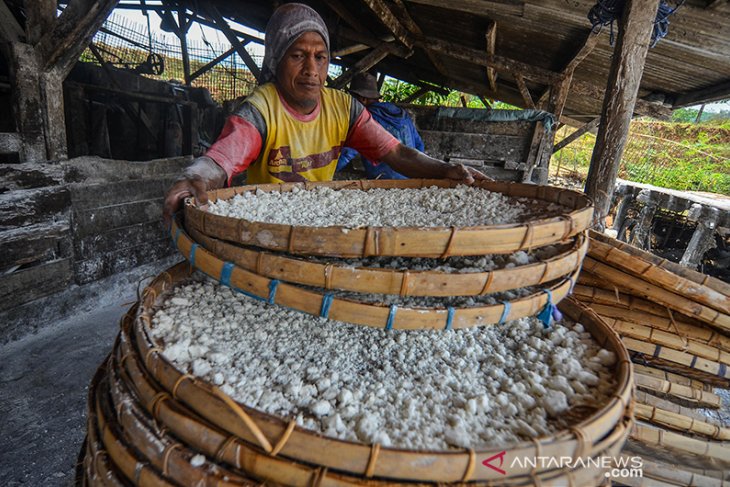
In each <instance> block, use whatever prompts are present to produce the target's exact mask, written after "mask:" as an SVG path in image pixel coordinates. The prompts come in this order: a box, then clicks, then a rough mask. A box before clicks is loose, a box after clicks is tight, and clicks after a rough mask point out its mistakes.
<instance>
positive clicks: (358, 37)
mask: <svg viewBox="0 0 730 487" xmlns="http://www.w3.org/2000/svg"><path fill="white" fill-rule="evenodd" d="M339 34H340V35H341V36H342V37H344V38H346V39H349V40H351V41H354V42H359V43H361V44H366V45H368V46H370V47H372V48H376V47H378V46H380V45H381V44H383V43H384V42H385V43H387V44H388V53H389V54H391V55H393V56H396V57H400V58H407V57H410V56H411V55H412V54H413V50H412V49H409V48H407V47H404V46H401V45H397V44H396V43H394V42H393V41H394V40H395V37H393V36H385V37H383V38H380V39H378V38H376V37H373V36H371V35H368V34H362V33H360V32H357V31H354V30H352V29H348V28H346V27H345V28H341V29H339Z"/></svg>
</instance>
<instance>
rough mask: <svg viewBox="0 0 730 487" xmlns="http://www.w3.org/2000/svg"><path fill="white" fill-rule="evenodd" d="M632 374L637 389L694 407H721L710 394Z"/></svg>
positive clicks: (716, 396)
mask: <svg viewBox="0 0 730 487" xmlns="http://www.w3.org/2000/svg"><path fill="white" fill-rule="evenodd" d="M634 372H635V375H634V377H635V380H636V387H637V388H639V389H643V390H647V391H651V392H652V393H656V394H664V395H667V396H671V397H672V398H673V399H675V400H681V401H684V402H686V403H691V404H692V405H694V406H695V407H705V408H719V407H721V406H722V399H721V398H720V396H718V395H716V394H713V393H712V392H708V391H703V390H702V389H694V388H692V387H689V386H684V385H680V384H676V383H673V382H670V381H668V380H663V379H660V378H658V377H654V376H651V375H644V374H642V373H641V372H639V371H638V370H634Z"/></svg>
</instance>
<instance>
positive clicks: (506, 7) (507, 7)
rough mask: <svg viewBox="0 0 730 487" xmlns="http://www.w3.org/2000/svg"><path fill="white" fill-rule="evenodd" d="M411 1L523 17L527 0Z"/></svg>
mask: <svg viewBox="0 0 730 487" xmlns="http://www.w3.org/2000/svg"><path fill="white" fill-rule="evenodd" d="M410 1H411V3H420V4H422V5H430V6H432V7H441V8H444V7H446V8H449V9H451V10H457V11H459V12H466V13H468V14H472V15H474V14H478V15H484V16H487V15H489V14H490V13H492V12H497V13H500V14H502V15H513V16H517V17H522V16H523V15H524V13H525V2H509V3H507V2H504V1H501V2H500V1H490V0H450V1H449V2H444V1H443V0H410Z"/></svg>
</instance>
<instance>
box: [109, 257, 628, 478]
mask: <svg viewBox="0 0 730 487" xmlns="http://www.w3.org/2000/svg"><path fill="white" fill-rule="evenodd" d="M188 275H189V274H188V266H186V265H184V264H180V265H177V266H175V267H173V268H171V269H169V270H168V271H167V272H165V273H163V274H161V275H160V276H159V277H158V278H156V279H155V280H154V281H153V282H152V283H151V284H150V286H149V287H148V288H147V289H146V290H145V291H144V292H143V295H142V301H141V311H140V314H139V316H138V318H137V319H136V320H135V321H134V323H133V324H130V326H131V328H132V329H131V331H130V337H129V341H127V342H125V341H124V340H123V341H122V347H123V348H124V347H127V349H126V351H124V353H123V355H122V356H121V357H120V358H119V362H120V365H122V366H123V367H124V370H125V373H127V374H129V376H130V377H131V378H132V379H133V381H134V387H135V389H136V391H137V393H138V394H139V395H142V394H143V392H144V381H146V382H148V383H150V384H159V391H160V392H155V391H154V390H151V389H150V390H147V391H146V392H144V394H145V399H146V400H143V401H141V402H142V404H143V405H144V406H145V409H147V411H148V413H151V416H152V417H153V418H155V421H162V422H164V423H165V424H167V425H168V427H170V425H169V424H168V423H170V421H171V417H170V416H164V417H163V412H164V414H167V413H168V412H170V411H173V410H174V409H175V408H177V404H178V403H179V404H180V405H182V406H183V407H184V408H187V409H189V410H190V411H192V413H191V415H192V416H194V417H200V418H201V419H202V420H204V421H205V422H207V423H209V424H210V425H211V427H212V428H214V429H217V430H219V431H221V432H222V433H223V434H222V435H221V436H220V437H219V438H218V439H217V443H216V444H215V445H214V446H213V448H217V449H218V450H217V451H221V452H222V453H221V455H222V456H223V455H227V454H229V453H230V452H234V451H236V448H233V447H230V446H229V447H227V448H222V447H223V444H222V443H221V442H222V441H223V440H228V439H230V438H233V439H231V440H230V442H231V444H234V443H236V444H238V443H241V444H245V445H248V446H249V447H250V448H251V449H253V450H252V451H255V452H258V456H257V457H255V460H253V463H254V464H260V463H259V462H261V461H262V460H263V459H264V458H269V459H270V458H275V457H276V458H278V457H281V458H283V459H286V460H287V461H290V462H294V463H295V464H297V465H309V466H310V467H311V466H316V467H321V468H323V469H324V468H326V469H328V471H329V470H335V471H337V472H338V473H339V474H342V475H347V476H353V477H356V478H361V479H363V480H367V479H377V480H382V481H389V482H390V481H396V482H461V481H478V482H492V483H494V482H495V481H498V482H499V483H500V484H502V483H504V482H506V478H505V477H503V476H502V475H500V474H499V473H498V472H496V471H494V470H492V469H490V468H487V467H486V466H483V465H482V464H481V463H480V462H481V460H482V459H485V458H489V457H491V456H493V455H495V454H499V453H501V451H500V450H504V449H503V448H502V449H500V450H496V449H493V450H492V449H490V450H487V451H473V450H450V451H429V450H421V451H416V450H403V449H395V448H386V447H380V446H379V445H368V444H363V443H356V442H349V441H344V440H338V439H335V438H330V437H325V436H322V435H319V434H314V433H312V432H310V431H308V430H305V429H302V428H300V427H297V426H295V425H294V422H293V421H287V420H284V419H282V418H279V417H275V416H272V415H268V414H264V413H262V412H260V411H257V410H254V409H251V408H247V407H245V406H243V405H241V404H238V403H235V402H234V401H233V400H232V399H230V398H229V397H228V396H226V395H225V394H223V393H222V392H221V391H220V390H218V389H217V388H215V387H213V386H211V385H209V384H207V383H206V382H204V381H201V380H199V379H196V378H194V377H192V376H189V375H185V374H182V373H180V372H179V371H178V370H176V369H175V368H174V367H173V366H172V365H171V364H170V363H169V362H167V360H166V359H165V358H164V356H163V355H162V354H161V353H160V348H159V344H157V343H156V342H155V341H153V340H152V338H151V337H150V335H149V327H150V326H151V318H150V316H151V315H150V313H151V311H152V310H153V308H154V306H155V305H156V304H157V303H158V297H159V296H161V295H162V294H163V293H164V291H165V290H166V289H170V288H171V287H172V286H174V285H175V284H176V283H178V282H181V281H183V280H184V279H185V278H186V277H187V276H188ZM560 309H561V310H562V311H563V312H564V313H565V314H566V315H568V316H570V317H572V318H573V319H577V320H578V321H580V322H581V323H582V324H583V325H584V326H585V328H586V329H587V330H589V331H590V332H591V333H592V334H593V336H594V338H595V339H596V340H597V341H598V342H599V343H601V344H602V346H603V347H605V348H608V349H610V350H612V351H614V352H615V353H616V354H617V356H618V364H617V365H616V369H615V370H616V379H617V383H618V387H617V390H616V394H615V396H614V397H613V398H612V399H611V401H610V402H609V403H608V404H606V405H605V406H603V407H602V408H601V409H600V410H599V411H595V412H594V413H593V414H590V416H589V417H587V418H585V419H583V420H580V421H579V422H578V423H577V424H576V426H574V427H572V428H570V430H568V431H563V432H559V433H557V434H555V435H552V436H549V437H543V438H539V439H535V440H533V441H527V442H523V443H519V444H517V445H512V446H511V447H510V448H509V450H508V451H507V453H506V457H505V461H510V460H511V457H512V456H513V455H514V456H527V457H528V458H532V457H534V456H551V455H553V456H572V457H573V458H576V457H578V456H586V455H587V456H594V455H597V454H599V452H610V451H613V450H614V449H615V448H620V443H621V438H622V436H623V435H624V433H625V431H624V428H625V427H626V426H627V424H629V423H630V422H631V420H630V418H631V404H632V400H631V391H632V385H633V376H632V371H631V366H630V362H629V359H628V354H627V352H626V351H625V349H623V348H622V346H621V342H620V340H619V338H618V337H617V336H616V335H615V333H613V332H612V331H610V330H609V329H608V328H607V327H606V326H605V325H604V324H603V323H602V322H601V320H600V319H599V318H598V317H597V315H596V314H595V313H593V312H591V311H590V310H588V309H586V308H584V307H582V306H581V305H580V304H578V303H577V302H575V301H573V300H565V301H564V302H563V303H561V304H560ZM135 369H136V370H135ZM145 376H149V379H144V380H143V378H144V377H145ZM586 414H587V413H586ZM176 436H177V434H176ZM234 465H235V463H234ZM242 465H243V464H242ZM244 467H245V465H244ZM286 468H287V471H288V470H289V469H288V467H286ZM292 468H293V467H292ZM509 473H510V478H511V477H512V476H514V478H515V480H514V482H515V483H514V485H522V484H525V485H532V484H535V483H536V482H540V481H542V479H545V480H548V479H549V478H551V476H556V475H558V476H559V475H562V476H563V477H561V480H560V482H557V484H556V485H560V483H561V482H562V484H563V485H565V483H566V479H567V477H565V476H572V475H579V472H573V473H572V474H571V473H568V472H564V471H551V470H540V469H539V468H538V469H532V468H529V467H528V466H525V468H518V467H515V468H513V469H512V470H511V471H510V472H509ZM598 474H600V475H598ZM292 475H293V474H292ZM580 475H583V473H580ZM585 475H587V476H588V477H590V478H591V479H592V480H588V479H585V480H588V483H586V484H574V485H597V484H598V483H601V481H602V479H603V472H593V473H587V472H586V473H585ZM543 485H545V484H543Z"/></svg>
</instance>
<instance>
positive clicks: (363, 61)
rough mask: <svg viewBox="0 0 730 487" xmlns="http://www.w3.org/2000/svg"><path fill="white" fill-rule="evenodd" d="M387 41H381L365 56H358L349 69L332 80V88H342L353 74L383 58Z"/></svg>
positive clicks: (363, 70) (385, 54)
mask: <svg viewBox="0 0 730 487" xmlns="http://www.w3.org/2000/svg"><path fill="white" fill-rule="evenodd" d="M389 53H390V52H389V49H388V43H387V42H383V43H382V44H381V45H379V46H378V47H376V48H375V49H373V50H372V51H370V52H369V53H368V54H367V55H366V56H365V57H362V58H360V60H358V61H357V62H356V63H355V64H353V65H352V67H351V68H350V69H348V70H347V71H345V72H344V73H342V74H341V75H340V76H339V77H338V78H337V79H336V80H334V81H333V82H332V88H336V89H342V88H344V87H345V85H347V83H349V82H350V81H351V80H352V78H354V77H355V75H357V74H359V73H362V72H365V71H367V70H368V69H370V68H372V67H373V66H375V65H376V64H378V63H379V62H380V61H382V60H383V58H385V57H386V56H387V55H388V54H389Z"/></svg>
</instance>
